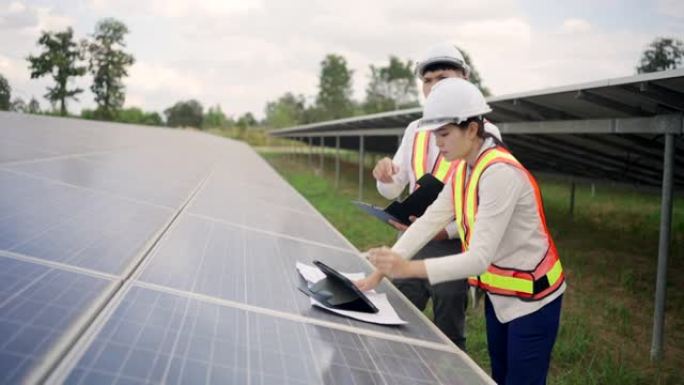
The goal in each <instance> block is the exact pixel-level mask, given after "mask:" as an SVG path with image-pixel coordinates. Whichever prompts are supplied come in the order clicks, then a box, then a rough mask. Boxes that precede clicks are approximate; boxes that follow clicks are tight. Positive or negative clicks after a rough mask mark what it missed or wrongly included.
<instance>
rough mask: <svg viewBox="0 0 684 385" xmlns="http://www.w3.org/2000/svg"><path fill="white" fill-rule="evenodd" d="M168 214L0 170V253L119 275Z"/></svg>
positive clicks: (160, 226)
mask: <svg viewBox="0 0 684 385" xmlns="http://www.w3.org/2000/svg"><path fill="white" fill-rule="evenodd" d="M172 214H173V212H172V211H171V210H170V209H164V208H160V207H155V206H149V205H145V204H140V203H134V202H130V201H126V200H123V199H119V198H115V197H112V196H110V195H103V194H98V193H95V192H92V191H86V190H83V189H80V188H76V187H71V186H66V185H63V184H56V183H52V182H49V181H45V180H39V179H35V178H31V177H28V176H24V175H17V174H13V173H10V172H7V171H2V170H0V250H7V251H11V252H15V253H19V254H23V255H28V256H33V257H38V258H42V259H47V260H51V261H57V262H62V263H66V264H70V265H74V266H79V267H84V268H88V269H93V270H98V271H101V272H105V273H111V274H120V273H122V272H123V271H124V269H125V268H126V267H127V266H128V264H129V263H130V262H131V261H132V260H133V258H134V257H135V256H136V255H137V254H139V253H140V252H141V251H142V250H143V248H144V246H145V244H146V243H147V242H148V241H149V239H150V238H151V237H152V235H153V234H155V233H156V232H158V231H160V230H161V229H162V227H163V226H164V225H165V223H166V222H167V221H168V220H169V219H170V217H171V215H172Z"/></svg>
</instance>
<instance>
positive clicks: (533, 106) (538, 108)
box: [513, 99, 580, 120]
mask: <svg viewBox="0 0 684 385" xmlns="http://www.w3.org/2000/svg"><path fill="white" fill-rule="evenodd" d="M513 105H514V106H516V107H521V108H523V109H526V110H529V111H534V112H536V113H538V114H541V115H542V116H543V117H544V118H545V119H556V120H569V119H580V117H579V116H578V115H572V114H569V113H567V112H565V111H561V110H557V109H555V108H551V107H547V106H542V105H541V104H539V103H534V102H531V101H529V100H524V99H513Z"/></svg>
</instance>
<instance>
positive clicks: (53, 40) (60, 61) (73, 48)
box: [27, 27, 86, 116]
mask: <svg viewBox="0 0 684 385" xmlns="http://www.w3.org/2000/svg"><path fill="white" fill-rule="evenodd" d="M38 45H39V46H43V52H42V53H41V54H40V55H39V56H29V57H28V58H27V60H28V61H29V70H30V71H31V79H35V78H40V77H43V76H46V75H52V79H53V80H54V81H55V86H54V87H48V92H47V94H45V97H46V98H47V99H48V100H50V102H52V103H53V104H55V103H57V102H59V105H60V108H59V111H60V115H62V116H65V115H66V114H67V108H66V100H67V99H69V98H71V99H74V100H78V98H76V95H78V94H80V93H81V92H83V90H82V89H80V88H74V89H69V88H68V83H69V80H70V79H71V78H73V77H76V76H83V75H84V74H85V72H86V67H84V66H81V65H79V62H80V61H81V60H83V53H82V51H81V49H80V48H79V46H78V44H77V43H76V42H75V41H74V31H73V30H72V29H71V27H69V28H67V29H66V30H65V31H63V32H56V33H53V32H43V33H42V35H41V36H40V38H39V39H38Z"/></svg>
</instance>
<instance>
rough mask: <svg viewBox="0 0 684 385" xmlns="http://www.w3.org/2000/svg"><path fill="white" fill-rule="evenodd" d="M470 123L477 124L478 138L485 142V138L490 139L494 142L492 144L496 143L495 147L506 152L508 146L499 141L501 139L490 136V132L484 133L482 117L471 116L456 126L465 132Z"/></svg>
mask: <svg viewBox="0 0 684 385" xmlns="http://www.w3.org/2000/svg"><path fill="white" fill-rule="evenodd" d="M472 122H475V123H477V136H478V137H479V138H482V139H485V140H486V139H487V138H492V140H493V141H494V143H496V145H497V146H499V147H503V148H505V149H506V150H508V146H506V145H505V144H504V142H503V141H501V139H499V138H497V137H496V136H495V135H494V134H492V133H491V132H487V131H485V129H484V125H485V119H484V118H483V117H482V116H472V117H470V118H468V119H466V120H464V121H463V122H461V123H460V124H457V126H458V128H460V129H461V130H465V129H467V128H468V126H469V125H470V123H472Z"/></svg>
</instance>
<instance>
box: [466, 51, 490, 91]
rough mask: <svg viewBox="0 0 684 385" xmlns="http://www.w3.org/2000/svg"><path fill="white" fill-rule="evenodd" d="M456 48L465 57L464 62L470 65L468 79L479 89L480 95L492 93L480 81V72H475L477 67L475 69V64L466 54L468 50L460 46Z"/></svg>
mask: <svg viewBox="0 0 684 385" xmlns="http://www.w3.org/2000/svg"><path fill="white" fill-rule="evenodd" d="M458 50H459V51H461V53H462V54H463V59H465V62H466V64H467V65H468V66H469V67H470V75H469V76H468V80H470V82H471V83H473V84H475V85H476V86H477V88H479V89H480V92H482V95H484V96H489V95H491V94H492V93H491V92H490V91H489V88H487V87H485V86H484V84H483V83H482V77H481V76H480V73H479V72H477V69H475V64H473V60H472V59H471V58H470V55H468V52H466V51H465V50H463V49H462V48H458Z"/></svg>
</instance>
